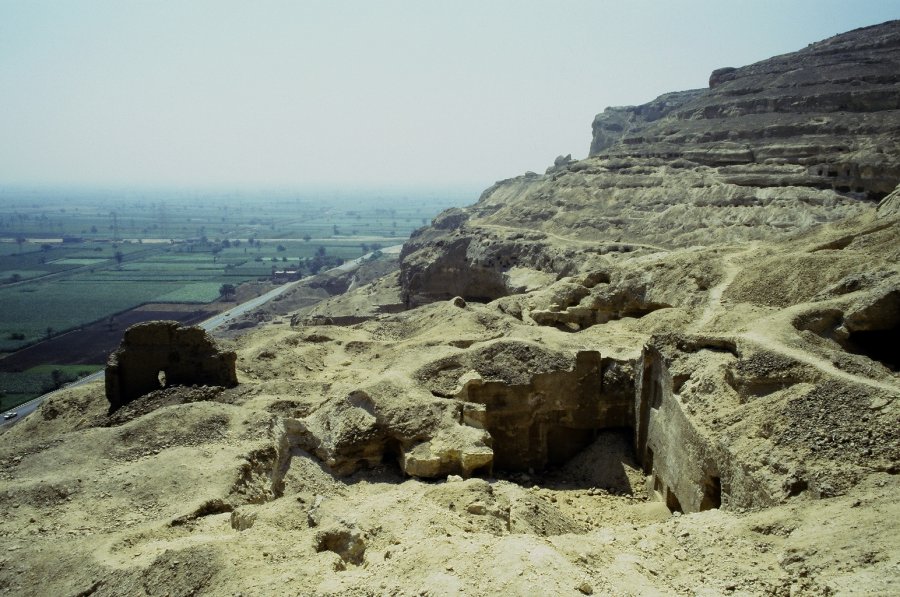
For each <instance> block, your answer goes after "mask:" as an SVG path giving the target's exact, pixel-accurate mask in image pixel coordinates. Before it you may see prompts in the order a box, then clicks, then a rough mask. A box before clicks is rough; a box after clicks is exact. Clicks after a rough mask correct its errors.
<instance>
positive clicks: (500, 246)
mask: <svg viewBox="0 0 900 597" xmlns="http://www.w3.org/2000/svg"><path fill="white" fill-rule="evenodd" d="M898 65H900V21H892V22H889V23H885V24H883V25H879V26H877V27H870V28H867V29H864V30H858V31H853V32H850V33H847V34H844V35H840V36H837V37H835V38H832V39H829V40H826V41H824V42H821V43H818V44H813V45H811V46H810V47H808V48H806V49H804V50H801V51H799V52H795V53H792V54H786V55H784V56H779V57H776V58H773V59H770V60H765V61H762V62H759V63H757V64H753V65H750V66H746V67H743V68H737V69H725V70H720V71H717V72H716V73H714V75H713V77H712V78H711V82H712V87H711V88H710V89H705V90H693V91H686V92H677V93H670V94H666V95H663V96H661V97H659V98H657V99H656V100H654V101H652V102H650V103H648V104H644V105H642V106H634V107H625V108H610V109H608V110H607V111H605V112H603V113H602V114H600V115H599V116H598V117H597V119H596V120H595V122H594V140H593V144H592V150H591V156H590V157H589V158H587V159H584V160H580V161H573V160H571V159H568V158H559V159H557V160H556V163H555V164H554V165H553V166H552V167H550V168H549V169H548V170H547V173H546V174H544V175H538V174H534V173H529V174H526V175H524V176H520V177H516V178H512V179H509V180H504V181H501V182H498V183H497V184H495V185H494V186H492V187H491V188H489V189H487V190H486V191H485V192H484V193H483V194H482V196H481V197H480V199H479V200H478V202H477V203H476V204H475V205H473V206H471V207H469V208H466V209H463V210H453V211H452V212H447V213H445V214H443V215H442V216H440V217H438V218H436V219H435V221H434V223H433V224H432V226H430V227H428V228H425V229H423V230H420V231H419V232H418V233H416V234H415V235H414V236H413V238H412V239H411V240H410V241H409V242H408V243H407V244H406V245H405V246H404V250H403V253H402V255H401V275H400V276H401V278H400V279H401V283H402V286H403V289H404V297H405V299H406V302H407V304H408V305H415V304H421V303H423V302H428V301H430V300H444V299H447V298H450V297H452V296H454V295H459V296H462V297H464V298H468V299H472V300H492V299H495V298H498V297H501V296H506V295H509V294H514V293H517V292H521V291H523V290H528V289H533V288H535V287H537V286H539V285H540V284H542V283H546V281H547V280H548V279H555V278H559V277H562V276H570V275H573V274H577V273H584V272H588V271H591V270H593V269H596V268H597V267H598V264H599V263H608V262H610V261H613V262H614V261H615V260H616V258H617V256H625V255H628V256H629V257H633V256H634V255H635V254H638V255H641V254H647V253H654V252H661V251H666V250H671V249H673V248H678V247H687V246H695V245H704V246H707V245H711V244H727V243H736V242H743V241H748V240H751V241H752V240H769V239H775V238H782V237H785V236H788V235H790V234H793V233H797V232H801V231H803V230H807V229H809V228H811V227H813V226H816V225H819V224H822V223H825V222H830V221H836V220H839V219H841V218H844V217H847V216H851V215H854V214H859V213H862V212H864V211H866V210H869V209H871V208H872V207H873V206H874V201H873V200H877V199H881V198H883V197H885V196H886V195H887V194H888V193H890V192H892V191H893V190H894V189H895V188H896V187H897V184H898V183H900V144H898V141H897V140H898V139H900V134H898V133H900V109H898V108H900V105H898V101H900V100H897V98H898V97H900V74H898V73H900V66H898ZM890 209H891V207H890V204H888V205H886V206H885V207H884V208H883V210H882V211H889V210H890Z"/></svg>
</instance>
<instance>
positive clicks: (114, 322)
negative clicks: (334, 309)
mask: <svg viewBox="0 0 900 597" xmlns="http://www.w3.org/2000/svg"><path fill="white" fill-rule="evenodd" d="M470 199H471V197H468V196H466V195H462V194H459V193H456V194H452V193H451V194H434V193H428V194H422V195H421V196H413V195H398V194H393V195H391V194H368V195H367V194H355V195H334V194H330V195H326V196H315V195H309V196H307V195H297V194H291V193H271V194H267V195H265V196H262V195H259V194H245V193H226V194H218V195H213V194H197V193H184V192H180V193H161V192H157V193H148V192H141V193H138V192H134V191H129V192H121V193H112V192H109V191H102V192H100V191H98V192H86V191H79V192H74V191H53V192H51V191H29V190H23V189H0V373H2V375H0V398H2V397H3V396H5V398H3V405H4V406H9V405H10V404H14V403H16V402H17V401H24V400H26V399H29V398H30V397H33V396H35V395H39V394H40V393H42V392H43V391H46V390H47V389H48V388H49V387H51V386H53V385H54V384H59V383H64V382H66V381H70V380H71V379H72V378H74V377H77V376H78V375H79V374H81V373H83V372H86V371H88V372H89V371H93V370H96V369H97V368H99V367H100V366H101V365H102V364H103V361H104V360H105V357H104V355H105V354H106V352H108V350H109V347H108V346H107V345H108V344H110V342H112V345H113V346H114V345H115V343H117V341H118V338H120V337H121V332H122V331H123V329H124V327H126V324H127V325H131V324H132V323H136V322H138V321H144V320H147V319H153V318H159V317H160V316H161V315H160V314H162V313H171V315H169V316H167V317H170V318H173V319H179V320H182V321H195V320H197V316H196V314H197V313H200V312H202V313H205V314H207V315H210V314H213V313H215V312H218V311H221V310H223V309H225V308H227V307H229V306H231V305H232V304H233V301H234V296H233V295H231V294H230V292H231V289H232V288H233V289H235V292H237V293H238V294H239V295H240V296H242V297H247V296H253V295H255V294H259V293H261V292H264V291H265V290H267V289H268V288H271V287H272V285H273V284H274V282H273V281H272V280H273V279H277V280H278V281H279V282H281V281H283V278H276V277H275V272H288V273H290V274H291V275H292V276H297V275H307V274H309V273H313V272H315V271H318V270H319V269H321V268H324V267H331V266H334V265H337V264H339V263H341V261H343V260H346V259H351V258H355V257H359V256H360V255H362V254H364V253H366V252H369V251H373V250H376V249H378V248H380V247H383V246H389V245H394V244H399V243H402V242H403V241H404V240H405V239H406V238H408V237H409V234H410V233H411V232H412V231H413V230H415V229H416V228H418V227H420V226H422V225H423V224H425V223H427V222H429V221H430V219H431V218H432V217H434V216H435V215H436V214H437V213H439V212H440V211H441V210H443V209H445V208H447V207H450V206H452V205H456V204H461V203H463V202H465V201H468V200H470ZM292 272H296V273H292ZM226 288H227V289H228V293H227V294H225V295H223V293H222V291H223V290H225V289H226ZM149 304H152V305H154V307H153V310H151V311H147V310H141V309H138V307H140V306H141V305H149ZM190 305H193V307H190ZM182 307H188V308H187V309H184V308H182ZM100 332H102V333H103V334H105V335H107V336H109V337H110V339H108V341H105V342H100V345H102V350H101V352H100V353H99V354H97V353H96V352H95V351H84V350H79V349H78V348H77V347H78V346H79V343H80V342H81V341H82V340H83V341H85V342H86V341H90V342H93V343H97V342H98V340H99V339H98V337H97V334H98V333H100ZM79 334H81V335H83V339H82V340H79V338H80V336H78V335H79ZM81 345H82V346H83V345H84V344H81ZM29 347H30V348H29ZM23 349H26V350H24V351H23ZM17 352H21V353H22V356H17ZM85 352H87V354H91V355H92V356H91V359H92V360H93V362H85ZM24 356H27V358H23V357H24ZM68 365H78V366H79V367H81V368H80V369H76V370H69V369H67V368H66V366H68ZM36 367H37V369H36ZM40 367H43V368H40ZM47 367H49V369H48V368H47ZM54 370H56V371H58V373H56V374H53V373H52V372H53V371H54ZM48 372H49V373H48ZM63 373H64V374H63ZM48 376H49V377H48Z"/></svg>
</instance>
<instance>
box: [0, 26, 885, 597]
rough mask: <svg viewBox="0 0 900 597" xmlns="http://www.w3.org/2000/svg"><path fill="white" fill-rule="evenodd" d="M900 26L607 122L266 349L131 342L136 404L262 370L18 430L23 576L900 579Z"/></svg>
mask: <svg viewBox="0 0 900 597" xmlns="http://www.w3.org/2000/svg"><path fill="white" fill-rule="evenodd" d="M898 30H900V23H898V22H891V23H886V24H884V25H881V26H878V27H873V28H868V29H865V30H860V31H856V32H850V33H848V34H845V35H842V36H838V37H836V38H833V39H831V40H826V41H825V42H822V43H820V44H813V45H812V46H810V47H809V48H807V49H806V50H802V51H801V52H798V53H794V54H788V55H785V56H780V57H776V58H774V59H772V60H768V61H763V62H761V63H759V64H757V65H751V66H748V67H743V68H725V69H719V70H717V71H715V72H713V73H712V76H711V77H710V89H705V90H694V91H687V92H678V93H672V94H667V95H664V96H661V97H660V98H658V99H657V100H654V101H653V102H650V103H649V104H645V105H644V106H638V107H629V108H616V109H610V110H607V111H606V112H604V114H603V115H601V117H599V118H598V120H597V122H596V123H595V136H594V153H595V155H592V156H591V157H589V158H588V159H585V160H581V161H573V160H571V159H569V158H568V157H560V158H558V159H557V160H556V161H555V163H554V164H553V166H551V167H550V168H548V170H547V172H546V173H545V174H544V175H538V174H534V173H528V174H526V175H524V176H521V177H517V178H514V179H509V180H505V181H501V182H499V183H497V184H496V185H494V186H493V187H491V188H490V189H488V190H487V191H486V192H485V193H484V194H483V195H482V197H481V199H480V200H479V201H478V203H477V204H475V205H473V206H471V207H468V208H464V209H453V210H448V211H447V212H444V214H442V215H441V216H439V217H438V218H436V219H435V220H434V222H433V224H432V225H431V226H430V227H426V228H423V229H421V230H420V231H418V232H417V233H416V235H415V236H414V237H413V238H412V239H410V241H409V242H408V243H407V244H406V245H405V247H404V249H403V254H402V265H401V270H400V272H399V275H393V274H392V275H389V276H384V277H382V278H380V279H379V280H378V281H377V282H375V283H373V284H368V283H365V284H363V282H364V280H362V279H359V278H358V279H357V280H358V282H359V284H357V283H356V282H353V283H351V284H350V285H349V286H348V287H347V292H346V294H344V295H342V296H340V297H332V298H330V299H327V300H325V301H323V302H322V303H321V304H318V305H316V306H315V307H314V308H310V305H309V304H308V302H307V299H309V300H310V301H311V300H312V299H313V298H315V297H316V296H323V295H324V294H326V293H325V292H324V290H323V289H321V288H319V289H315V290H316V291H320V294H318V295H314V294H305V295H304V296H302V297H295V299H291V300H286V301H284V303H283V304H282V305H281V306H280V307H279V308H286V307H285V305H293V307H292V308H293V309H300V311H297V312H296V313H294V316H293V317H291V319H290V325H287V320H286V318H280V319H278V320H275V321H273V322H271V324H269V325H265V326H261V327H260V328H259V329H254V330H251V331H249V332H247V333H246V334H245V335H243V336H241V337H240V338H238V339H237V340H236V343H237V346H238V349H237V352H238V355H239V356H238V360H237V363H236V365H235V360H234V355H233V354H231V353H221V352H219V351H217V350H216V349H215V347H214V345H213V344H212V342H211V341H210V340H209V338H208V337H206V336H205V335H204V334H203V333H202V332H201V331H199V330H190V329H188V330H185V329H181V328H178V327H177V325H176V324H174V323H169V322H157V323H154V324H151V325H149V326H138V327H136V328H132V329H130V330H129V331H128V333H127V334H126V338H125V340H124V341H123V346H122V348H120V350H119V351H117V352H116V353H114V354H113V355H112V356H111V358H110V367H109V368H108V370H107V384H108V385H107V389H108V395H109V397H110V398H109V401H110V402H111V403H113V407H114V408H115V406H116V405H117V404H118V403H121V402H124V401H127V400H129V399H132V398H133V397H135V396H138V395H140V394H141V393H143V392H146V391H149V390H153V389H156V388H158V386H159V379H158V377H159V373H160V372H164V373H165V377H166V382H167V384H172V383H207V384H216V385H230V384H233V382H234V381H236V380H235V379H234V368H235V366H236V367H237V369H238V370H239V371H240V374H241V382H242V383H241V385H240V386H238V387H236V388H233V389H230V390H223V389H221V388H209V387H207V388H203V387H200V388H163V389H156V391H153V392H151V393H150V394H149V395H146V396H144V397H143V398H141V399H140V400H136V401H134V402H132V403H131V404H129V405H127V406H126V407H125V408H120V409H119V410H117V411H116V412H115V413H113V414H112V415H110V414H109V413H108V412H107V409H106V406H107V401H106V400H104V397H103V394H102V390H101V389H100V388H99V387H97V386H89V385H86V386H80V387H76V388H69V389H65V390H63V391H61V392H57V393H54V394H53V395H52V396H51V397H50V399H49V400H48V401H47V402H45V403H44V404H43V405H42V406H41V408H40V409H39V410H38V411H37V412H36V413H34V414H33V415H31V416H29V417H28V418H26V419H25V420H24V421H23V422H21V423H20V424H18V425H16V426H15V427H13V428H12V429H10V430H9V431H8V432H6V434H4V435H3V436H0V437H2V439H3V441H2V442H0V478H2V479H3V482H4V491H2V492H0V513H2V515H3V516H4V532H3V533H2V534H0V552H3V553H6V552H8V553H15V557H14V559H15V561H16V562H27V564H28V565H27V566H25V565H21V566H17V565H15V564H13V565H8V566H0V588H2V589H7V590H8V591H11V592H14V593H23V594H24V593H29V594H31V593H34V594H53V595H56V594H66V595H97V596H99V595H113V594H144V593H148V592H154V591H156V592H160V593H163V592H169V593H173V594H200V593H211V594H232V593H238V592H241V593H245V594H246V593H252V594H256V593H259V594H280V593H285V592H291V593H298V594H316V595H319V594H321V595H345V594H347V595H355V594H361V595H362V594H419V593H425V592H432V593H440V594H462V593H465V594H473V595H476V594H477V595H494V594H504V595H505V594H535V593H540V594H554V595H556V594H559V595H565V594H575V593H576V592H578V593H580V594H592V593H597V594H600V593H602V594H609V595H620V594H633V593H642V594H678V595H682V594H683V595H693V594H697V593H698V592H700V593H704V594H717V595H718V594H723V595H725V594H747V595H769V596H771V595H778V596H786V595H832V594H851V593H852V594H873V595H887V594H893V593H896V586H898V584H900V577H898V570H900V568H898V565H897V564H898V554H900V501H898V500H897V499H896V496H897V492H898V491H900V477H898V475H897V472H898V470H900V464H898V463H900V429H898V426H897V421H898V420H900V375H898V370H900V362H898V357H897V354H898V351H897V349H896V342H897V337H898V333H900V242H898V239H900V212H898V195H897V190H896V189H897V183H898V182H900V180H898V177H897V176H896V175H895V170H896V167H897V164H898V159H897V158H898V154H897V136H896V134H895V133H896V131H897V130H898V126H900V111H898V109H897V107H896V102H897V97H898V96H897V94H896V91H897V88H896V87H897V78H898V72H900V70H898V69H897V53H898V43H897V39H898ZM888 92H890V93H888ZM889 191H892V193H891V194H889V195H887V197H885V198H884V199H883V200H882V201H881V203H880V205H878V207H877V208H876V203H877V202H876V201H875V200H874V199H877V198H878V197H879V196H880V195H882V194H884V193H887V192H889ZM338 286H341V287H342V286H343V285H338ZM340 289H342V290H343V288H340ZM397 303H404V304H405V306H406V307H408V308H406V309H405V310H402V311H399V312H395V309H394V308H393V307H394V306H395V305H396V304H397ZM286 314H287V313H286V312H282V313H280V315H286ZM201 378H202V379H201ZM462 477H471V478H468V479H463V478H462ZM478 477H485V478H478ZM423 480H427V482H423ZM823 498H827V499H823ZM675 513H684V514H685V515H684V516H680V515H679V516H675V515H674V514H675ZM485 562H488V563H489V565H485V564H484V563H485ZM710 562H714V565H710ZM60 571H63V572H64V574H61V573H60ZM148 579H149V580H148Z"/></svg>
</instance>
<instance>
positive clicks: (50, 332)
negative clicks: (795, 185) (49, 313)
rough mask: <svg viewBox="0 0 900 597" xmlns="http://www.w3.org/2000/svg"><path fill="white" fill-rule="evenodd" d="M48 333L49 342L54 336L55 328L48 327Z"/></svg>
mask: <svg viewBox="0 0 900 597" xmlns="http://www.w3.org/2000/svg"><path fill="white" fill-rule="evenodd" d="M46 332H47V339H48V340H49V339H50V336H52V335H53V328H52V327H50V326H49V325H48V326H47V329H46Z"/></svg>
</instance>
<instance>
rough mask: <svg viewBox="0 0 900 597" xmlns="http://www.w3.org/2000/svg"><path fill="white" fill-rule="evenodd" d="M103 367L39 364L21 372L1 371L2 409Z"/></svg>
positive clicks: (0, 407) (0, 395)
mask: <svg viewBox="0 0 900 597" xmlns="http://www.w3.org/2000/svg"><path fill="white" fill-rule="evenodd" d="M101 369H103V366H102V365H52V364H48V365H39V366H37V367H32V368H30V369H28V370H27V371H23V372H20V373H6V372H2V371H0V388H2V391H0V410H8V409H10V408H15V407H16V406H17V405H19V404H23V403H25V402H28V401H29V400H31V399H33V398H37V397H38V396H40V395H42V394H45V393H46V392H52V391H53V390H55V389H57V388H59V387H61V386H62V385H64V384H67V383H70V382H73V381H75V380H77V379H80V378H82V377H86V376H88V375H90V374H92V373H95V372H97V371H100V370H101Z"/></svg>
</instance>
